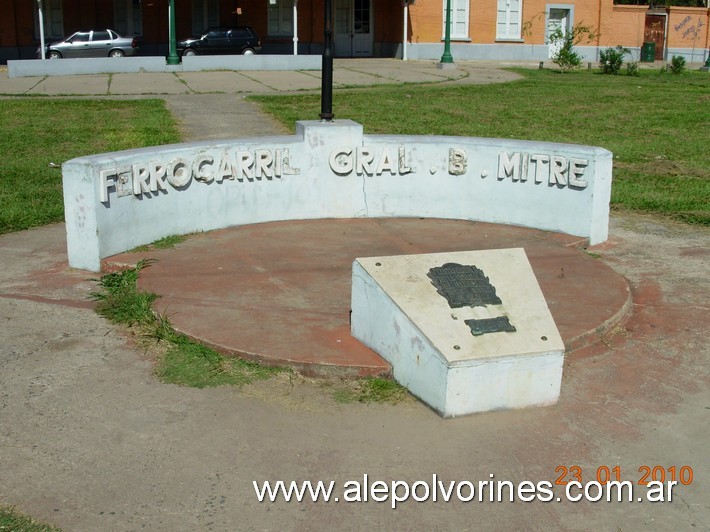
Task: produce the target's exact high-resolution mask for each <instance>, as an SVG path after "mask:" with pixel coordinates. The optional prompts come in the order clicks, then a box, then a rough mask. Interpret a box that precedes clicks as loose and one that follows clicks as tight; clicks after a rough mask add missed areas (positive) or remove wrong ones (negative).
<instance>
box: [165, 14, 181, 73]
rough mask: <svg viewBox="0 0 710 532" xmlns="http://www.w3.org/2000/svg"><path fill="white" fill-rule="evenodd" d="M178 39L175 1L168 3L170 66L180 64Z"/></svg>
mask: <svg viewBox="0 0 710 532" xmlns="http://www.w3.org/2000/svg"><path fill="white" fill-rule="evenodd" d="M176 41H177V39H176V38H175V0H169V2H168V48H169V52H168V64H169V65H178V64H180V58H179V57H178V55H177V44H176Z"/></svg>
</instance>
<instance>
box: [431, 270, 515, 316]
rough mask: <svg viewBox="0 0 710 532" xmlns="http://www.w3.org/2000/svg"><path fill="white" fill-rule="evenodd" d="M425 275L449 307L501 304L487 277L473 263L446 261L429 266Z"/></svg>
mask: <svg viewBox="0 0 710 532" xmlns="http://www.w3.org/2000/svg"><path fill="white" fill-rule="evenodd" d="M427 277H429V279H431V284H433V285H434V286H435V287H436V291H437V292H438V293H439V294H440V295H442V296H443V297H445V298H446V300H447V301H448V302H449V306H450V307H451V308H461V307H485V306H486V305H500V304H501V301H500V298H499V297H498V296H497V295H496V289H495V287H494V286H493V285H492V284H491V283H490V281H489V280H488V277H486V275H485V274H484V273H483V271H482V270H480V269H478V268H476V267H475V266H473V265H463V264H457V263H455V262H447V263H446V264H444V265H443V266H437V267H435V268H431V269H430V270H429V273H427Z"/></svg>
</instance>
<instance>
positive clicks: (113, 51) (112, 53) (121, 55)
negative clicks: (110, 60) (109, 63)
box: [108, 50, 126, 57]
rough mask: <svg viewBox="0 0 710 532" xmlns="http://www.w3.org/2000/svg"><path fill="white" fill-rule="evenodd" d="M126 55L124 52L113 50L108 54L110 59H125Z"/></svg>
mask: <svg viewBox="0 0 710 532" xmlns="http://www.w3.org/2000/svg"><path fill="white" fill-rule="evenodd" d="M124 55H126V54H124V53H123V50H111V52H109V54H108V56H109V57H123V56H124Z"/></svg>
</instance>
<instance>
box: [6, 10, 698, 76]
mask: <svg viewBox="0 0 710 532" xmlns="http://www.w3.org/2000/svg"><path fill="white" fill-rule="evenodd" d="M40 1H41V2H42V5H43V14H44V23H45V24H44V26H45V37H46V40H47V41H52V40H56V39H59V38H60V37H63V36H66V35H69V34H71V33H73V32H74V31H78V30H85V29H94V28H97V29H103V28H112V29H115V30H116V31H118V32H119V33H121V34H123V35H125V36H137V37H139V39H140V43H141V52H140V54H141V55H167V53H168V44H167V43H168V0H40ZM410 1H411V0H407V2H410ZM450 1H451V6H452V17H451V19H452V21H451V39H452V48H451V50H452V54H453V56H454V59H455V60H473V59H480V60H487V59H490V60H541V61H542V60H545V59H547V58H549V57H550V54H551V53H552V52H553V51H554V49H553V48H552V45H550V44H548V42H547V37H548V35H549V34H550V32H552V31H554V30H555V29H556V28H561V29H563V30H566V31H569V30H570V29H571V28H572V27H574V26H575V25H577V24H583V25H586V26H590V27H593V28H595V29H596V30H598V34H599V35H598V36H597V37H596V38H595V39H594V40H593V41H591V42H584V43H582V44H581V45H580V47H579V50H580V51H581V52H582V53H583V54H584V57H585V60H588V61H594V60H596V59H597V57H598V52H599V49H604V48H606V47H609V46H616V45H622V46H625V47H627V48H630V49H632V50H633V51H634V52H635V57H634V59H638V58H639V55H638V54H639V51H640V50H641V48H642V45H643V43H644V42H648V41H653V42H655V43H656V47H655V52H656V58H657V59H668V58H670V57H671V56H672V55H682V56H684V57H685V58H686V59H687V60H688V61H691V62H703V61H705V60H706V58H707V54H708V48H709V47H710V42H709V41H708V23H709V22H710V20H709V18H708V17H709V12H710V10H709V9H708V8H707V7H668V8H659V9H649V7H648V6H637V5H614V3H613V0H571V1H569V2H567V3H550V2H546V1H545V0H477V1H476V2H473V1H472V0H450ZM332 2H333V19H334V20H333V22H334V23H333V29H334V45H335V55H336V56H337V57H373V56H374V57H402V54H403V43H404V42H405V40H406V43H407V44H406V46H407V57H408V58H409V59H438V58H440V57H441V54H442V51H443V36H444V29H445V28H444V20H445V6H446V0H416V1H414V2H413V3H407V4H406V5H405V3H404V2H403V0H332ZM0 13H2V17H0V62H2V63H5V62H7V60H8V59H31V58H34V57H36V50H37V48H38V46H39V43H40V33H39V32H40V29H39V28H40V25H39V17H38V0H0ZM175 13H176V17H175V19H176V33H177V37H178V38H185V37H188V36H190V35H193V34H195V33H199V32H201V31H202V30H204V29H205V28H207V27H209V26H216V25H222V26H232V25H249V26H252V27H254V29H255V30H256V31H257V33H259V35H260V36H261V39H262V44H263V50H262V53H265V54H274V53H281V54H291V53H294V52H295V51H296V52H297V53H299V54H319V53H320V52H321V50H322V42H323V0H312V1H306V0H175ZM405 21H406V22H405ZM405 27H406V38H405Z"/></svg>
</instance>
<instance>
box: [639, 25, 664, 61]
mask: <svg viewBox="0 0 710 532" xmlns="http://www.w3.org/2000/svg"><path fill="white" fill-rule="evenodd" d="M643 42H654V43H656V55H655V57H654V59H655V60H656V61H663V59H664V57H663V56H664V54H665V43H666V16H665V15H646V22H645V24H644V28H643Z"/></svg>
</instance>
